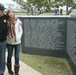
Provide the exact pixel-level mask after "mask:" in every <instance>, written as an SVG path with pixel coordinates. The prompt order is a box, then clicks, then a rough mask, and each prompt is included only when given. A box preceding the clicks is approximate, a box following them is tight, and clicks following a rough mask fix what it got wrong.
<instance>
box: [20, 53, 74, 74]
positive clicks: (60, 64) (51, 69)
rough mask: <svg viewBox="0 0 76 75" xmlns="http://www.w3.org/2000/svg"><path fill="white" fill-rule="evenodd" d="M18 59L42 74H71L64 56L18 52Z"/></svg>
mask: <svg viewBox="0 0 76 75" xmlns="http://www.w3.org/2000/svg"><path fill="white" fill-rule="evenodd" d="M20 60H22V61H23V62H24V63H26V64H27V65H29V66H31V67H32V68H34V69H35V70H37V71H39V72H40V73H42V74H43V75H73V74H72V72H71V69H70V67H69V64H68V62H67V60H66V59H65V58H56V57H51V56H39V55H30V54H23V53H22V52H20Z"/></svg>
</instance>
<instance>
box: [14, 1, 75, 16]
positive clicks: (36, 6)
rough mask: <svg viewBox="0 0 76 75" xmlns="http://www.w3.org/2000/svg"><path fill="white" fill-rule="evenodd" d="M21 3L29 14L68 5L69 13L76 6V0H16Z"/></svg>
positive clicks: (67, 11)
mask: <svg viewBox="0 0 76 75" xmlns="http://www.w3.org/2000/svg"><path fill="white" fill-rule="evenodd" d="M14 1H17V2H18V3H19V4H21V5H22V6H23V7H24V9H26V11H27V14H28V15H29V14H31V15H38V14H41V13H42V12H45V11H50V9H51V8H59V7H60V6H66V14H67V15H69V14H70V13H71V12H72V11H73V9H75V8H76V0H27V2H24V0H14ZM69 7H70V9H69Z"/></svg>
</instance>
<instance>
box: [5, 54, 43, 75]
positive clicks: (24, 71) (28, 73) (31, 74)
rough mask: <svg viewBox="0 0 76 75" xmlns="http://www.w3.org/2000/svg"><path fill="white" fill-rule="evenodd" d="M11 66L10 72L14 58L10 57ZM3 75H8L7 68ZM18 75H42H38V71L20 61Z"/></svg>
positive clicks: (39, 74)
mask: <svg viewBox="0 0 76 75" xmlns="http://www.w3.org/2000/svg"><path fill="white" fill-rule="evenodd" d="M6 55H7V53H6ZM12 65H13V66H12V70H13V71H14V57H12ZM5 75H9V74H8V71H7V67H6V70H5ZM19 75H42V74H41V73H39V72H38V71H36V70H35V69H33V68H31V67H30V66H28V65H26V64H25V63H23V62H22V61H20V71H19Z"/></svg>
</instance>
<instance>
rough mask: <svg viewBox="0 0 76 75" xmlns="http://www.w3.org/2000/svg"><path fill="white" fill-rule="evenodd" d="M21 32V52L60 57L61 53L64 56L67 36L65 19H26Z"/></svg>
mask: <svg viewBox="0 0 76 75" xmlns="http://www.w3.org/2000/svg"><path fill="white" fill-rule="evenodd" d="M23 30H24V34H23V52H26V53H33V54H44V55H48V54H49V55H51V54H52V55H53V53H54V54H55V55H57V54H58V53H59V54H60V55H62V54H61V53H60V51H61V52H62V53H63V55H64V53H65V51H66V35H67V25H66V18H64V17H63V18H61V17H30V18H29V17H26V18H24V19H23ZM55 51H56V52H55ZM57 52H58V53H57Z"/></svg>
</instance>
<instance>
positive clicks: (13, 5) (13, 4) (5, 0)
mask: <svg viewBox="0 0 76 75" xmlns="http://www.w3.org/2000/svg"><path fill="white" fill-rule="evenodd" d="M0 3H2V4H3V5H4V6H5V8H9V4H11V8H13V9H14V10H19V9H20V5H19V4H18V3H16V2H14V1H12V0H0Z"/></svg>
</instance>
